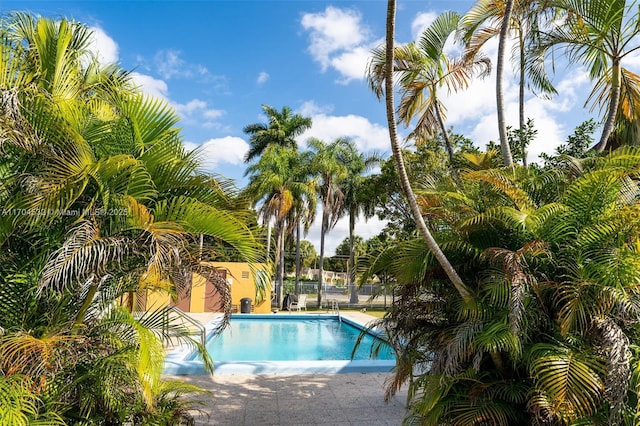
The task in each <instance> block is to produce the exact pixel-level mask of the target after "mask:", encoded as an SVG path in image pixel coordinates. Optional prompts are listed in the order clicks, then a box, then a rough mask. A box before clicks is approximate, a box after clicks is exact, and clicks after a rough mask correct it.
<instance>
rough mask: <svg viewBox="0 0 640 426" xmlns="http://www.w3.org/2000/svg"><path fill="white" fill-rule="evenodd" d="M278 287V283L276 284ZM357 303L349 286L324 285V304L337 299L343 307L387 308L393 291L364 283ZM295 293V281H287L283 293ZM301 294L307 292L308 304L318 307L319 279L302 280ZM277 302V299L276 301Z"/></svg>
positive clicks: (391, 301)
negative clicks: (352, 300) (354, 301)
mask: <svg viewBox="0 0 640 426" xmlns="http://www.w3.org/2000/svg"><path fill="white" fill-rule="evenodd" d="M274 288H277V285H274ZM357 290H358V301H357V303H351V292H350V289H349V286H347V285H342V286H338V285H335V284H325V283H323V285H322V306H321V307H320V308H325V307H326V306H327V301H328V300H332V301H333V300H335V301H337V302H338V304H339V305H340V306H342V307H354V308H379V309H386V308H387V307H389V306H390V305H391V304H392V303H393V296H392V295H391V292H388V291H387V290H383V289H382V287H381V286H380V284H364V285H362V286H360V287H359V288H358V289H357ZM286 294H295V283H294V282H293V281H285V282H284V289H283V292H282V295H283V296H284V295H286ZM299 294H307V295H308V296H307V306H310V307H316V308H317V307H318V303H317V300H318V282H317V281H301V282H300V291H299ZM274 304H275V301H274Z"/></svg>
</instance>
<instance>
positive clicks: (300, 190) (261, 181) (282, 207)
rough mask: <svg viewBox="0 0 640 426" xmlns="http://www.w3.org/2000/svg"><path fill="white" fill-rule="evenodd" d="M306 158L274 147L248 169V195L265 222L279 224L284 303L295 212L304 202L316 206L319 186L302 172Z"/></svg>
mask: <svg viewBox="0 0 640 426" xmlns="http://www.w3.org/2000/svg"><path fill="white" fill-rule="evenodd" d="M301 162H302V157H301V156H300V155H299V153H298V152H297V151H296V150H294V149H291V148H285V147H281V146H280V145H271V146H269V147H267V149H266V150H265V151H264V152H263V154H262V156H261V157H260V159H259V160H258V162H257V163H254V164H252V165H251V166H249V167H248V168H247V171H246V174H247V175H248V176H249V184H248V185H247V187H246V188H245V193H246V194H247V195H248V196H249V198H250V199H252V200H254V202H255V203H261V207H260V214H261V216H262V218H263V221H264V222H268V221H270V220H274V221H275V231H276V232H275V234H276V250H275V252H276V254H275V266H276V282H277V285H278V288H277V292H276V296H277V300H278V303H280V297H281V294H280V293H281V292H282V289H283V284H284V282H283V281H284V249H285V246H284V244H285V237H286V234H287V230H288V227H289V223H288V219H289V218H291V213H293V212H296V207H297V208H298V210H297V212H298V213H299V212H300V209H301V208H302V203H303V202H304V201H303V200H306V201H307V202H308V203H309V204H311V205H314V204H315V203H314V202H313V201H310V200H314V201H315V196H316V194H315V185H314V184H313V182H310V181H309V180H307V179H306V178H305V174H303V173H302V172H301V169H302V164H301Z"/></svg>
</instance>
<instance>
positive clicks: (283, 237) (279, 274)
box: [278, 226, 287, 294]
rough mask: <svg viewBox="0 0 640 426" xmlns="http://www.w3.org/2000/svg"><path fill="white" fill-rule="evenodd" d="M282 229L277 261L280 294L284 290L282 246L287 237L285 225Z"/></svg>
mask: <svg viewBox="0 0 640 426" xmlns="http://www.w3.org/2000/svg"><path fill="white" fill-rule="evenodd" d="M282 228H283V231H282V236H281V237H280V238H281V241H280V260H279V261H278V268H279V269H280V272H279V273H278V276H279V277H280V283H279V284H280V294H282V293H283V292H284V247H285V242H286V237H287V232H286V229H287V228H286V227H285V226H283V227H282Z"/></svg>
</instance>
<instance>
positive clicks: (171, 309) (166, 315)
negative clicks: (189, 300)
mask: <svg viewBox="0 0 640 426" xmlns="http://www.w3.org/2000/svg"><path fill="white" fill-rule="evenodd" d="M171 313H173V314H175V315H176V316H177V317H178V318H180V321H181V322H177V324H180V325H183V326H184V323H185V322H186V323H188V324H190V325H191V326H192V328H190V330H191V331H190V334H198V335H199V337H200V343H201V344H202V346H203V347H204V346H206V343H207V342H206V340H207V339H206V338H207V330H206V329H205V327H204V326H203V325H202V324H200V322H198V321H196V320H195V319H193V318H191V317H190V316H189V315H187V314H186V313H185V312H184V311H183V310H182V309H180V308H178V307H177V306H174V305H171V306H165V307H164V308H163V309H162V317H163V321H162V325H163V329H164V332H165V335H167V334H168V333H169V326H170V324H171V323H172V322H174V321H176V320H175V318H170V314H171ZM194 328H195V330H197V331H195V332H194V330H193V329H194Z"/></svg>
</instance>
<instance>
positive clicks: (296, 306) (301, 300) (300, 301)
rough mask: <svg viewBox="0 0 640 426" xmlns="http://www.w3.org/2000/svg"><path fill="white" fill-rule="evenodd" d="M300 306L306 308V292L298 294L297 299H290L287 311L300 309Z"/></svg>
mask: <svg viewBox="0 0 640 426" xmlns="http://www.w3.org/2000/svg"><path fill="white" fill-rule="evenodd" d="M302 308H304V310H305V311H306V310H307V295H306V294H301V295H300V296H298V301H297V302H296V301H292V302H291V304H290V305H289V312H291V311H293V310H296V311H300V310H301V309H302Z"/></svg>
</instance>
